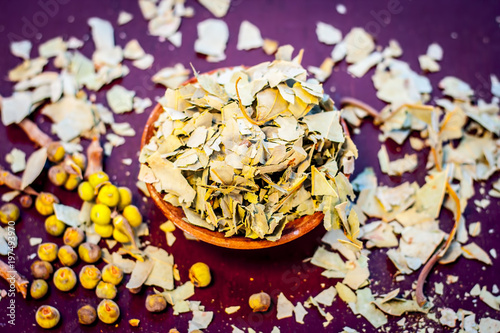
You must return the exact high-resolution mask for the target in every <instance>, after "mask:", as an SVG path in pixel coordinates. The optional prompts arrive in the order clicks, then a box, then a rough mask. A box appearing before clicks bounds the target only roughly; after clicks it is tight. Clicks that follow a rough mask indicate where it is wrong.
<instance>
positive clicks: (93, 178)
mask: <svg viewBox="0 0 500 333" xmlns="http://www.w3.org/2000/svg"><path fill="white" fill-rule="evenodd" d="M107 181H109V176H108V175H107V174H106V173H105V172H104V171H98V172H96V173H93V174H91V175H90V176H89V183H90V185H92V187H93V188H96V187H97V186H98V185H100V184H102V183H104V182H107Z"/></svg>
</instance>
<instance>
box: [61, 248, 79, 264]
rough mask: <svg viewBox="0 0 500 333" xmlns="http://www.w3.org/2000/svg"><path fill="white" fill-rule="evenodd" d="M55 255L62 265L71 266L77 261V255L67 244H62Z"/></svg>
mask: <svg viewBox="0 0 500 333" xmlns="http://www.w3.org/2000/svg"><path fill="white" fill-rule="evenodd" d="M57 257H58V258H59V261H60V262H61V264H63V265H64V266H73V265H74V264H76V262H77V261H78V255H77V254H76V252H75V250H73V248H72V247H71V246H69V245H63V246H61V247H60V248H59V251H57Z"/></svg>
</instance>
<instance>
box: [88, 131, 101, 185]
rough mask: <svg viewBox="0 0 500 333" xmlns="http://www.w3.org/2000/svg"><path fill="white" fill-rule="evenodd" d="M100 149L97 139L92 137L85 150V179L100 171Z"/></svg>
mask: <svg viewBox="0 0 500 333" xmlns="http://www.w3.org/2000/svg"><path fill="white" fill-rule="evenodd" d="M102 152H103V150H102V147H101V144H100V143H99V138H97V137H94V138H93V139H92V142H91V143H90V145H89V146H88V148H87V161H88V164H87V169H86V170H85V178H87V177H88V176H90V175H91V174H94V173H96V172H99V171H102Z"/></svg>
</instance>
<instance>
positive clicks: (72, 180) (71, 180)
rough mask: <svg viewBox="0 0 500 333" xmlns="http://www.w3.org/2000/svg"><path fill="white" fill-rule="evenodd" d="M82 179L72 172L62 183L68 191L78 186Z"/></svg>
mask: <svg viewBox="0 0 500 333" xmlns="http://www.w3.org/2000/svg"><path fill="white" fill-rule="evenodd" d="M81 181H82V179H81V178H80V177H79V176H77V175H74V174H70V175H68V179H67V180H66V183H64V188H65V189H66V190H68V191H73V190H74V189H75V188H77V187H78V185H79V184H80V182H81Z"/></svg>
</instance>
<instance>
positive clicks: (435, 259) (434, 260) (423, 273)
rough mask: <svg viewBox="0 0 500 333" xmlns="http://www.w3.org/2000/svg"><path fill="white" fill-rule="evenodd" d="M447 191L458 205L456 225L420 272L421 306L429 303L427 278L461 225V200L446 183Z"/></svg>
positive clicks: (418, 288) (439, 168)
mask: <svg viewBox="0 0 500 333" xmlns="http://www.w3.org/2000/svg"><path fill="white" fill-rule="evenodd" d="M431 152H432V154H433V156H434V163H435V164H436V169H437V170H438V171H441V170H442V168H441V164H440V163H439V160H438V158H437V152H436V150H435V149H434V147H432V148H431ZM446 190H447V191H448V194H449V195H450V197H451V198H452V199H453V201H454V202H455V205H456V212H455V223H454V225H453V228H452V229H451V231H450V234H449V235H448V238H447V239H446V242H445V243H444V244H443V246H441V248H440V249H439V250H438V251H436V253H435V254H434V255H433V256H432V257H431V259H429V260H428V261H427V263H426V264H425V265H424V267H423V268H422V270H421V271H420V274H419V276H418V280H417V288H416V298H417V303H418V305H420V306H424V304H425V303H426V301H427V300H426V298H425V295H424V284H425V281H426V280H427V276H428V275H429V273H430V272H431V269H432V267H434V265H435V264H436V263H437V262H438V260H439V259H441V258H442V257H443V256H444V255H445V254H446V251H448V249H449V247H450V245H451V242H452V241H453V239H454V238H455V234H456V233H457V230H458V224H459V223H460V216H461V211H462V210H461V208H460V198H459V197H458V195H457V193H456V192H455V190H453V188H452V187H451V185H450V183H448V182H446Z"/></svg>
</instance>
